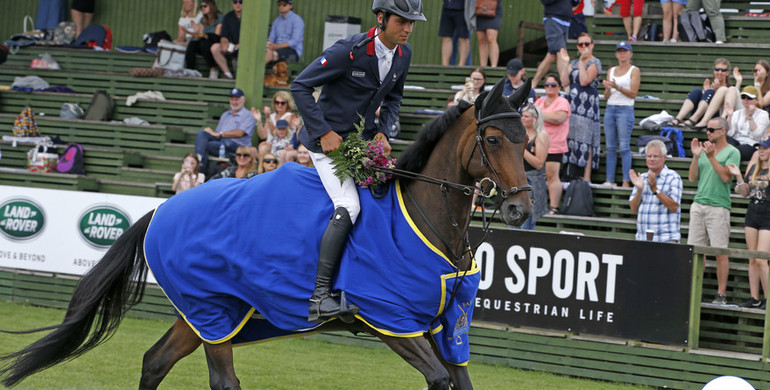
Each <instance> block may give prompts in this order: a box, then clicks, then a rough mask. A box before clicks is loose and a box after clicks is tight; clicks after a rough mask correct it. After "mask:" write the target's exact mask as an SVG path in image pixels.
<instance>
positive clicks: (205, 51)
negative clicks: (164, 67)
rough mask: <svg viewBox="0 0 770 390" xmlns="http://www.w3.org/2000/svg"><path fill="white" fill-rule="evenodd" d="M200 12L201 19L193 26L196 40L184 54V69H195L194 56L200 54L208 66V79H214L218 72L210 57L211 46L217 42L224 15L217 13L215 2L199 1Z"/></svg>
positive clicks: (214, 0)
mask: <svg viewBox="0 0 770 390" xmlns="http://www.w3.org/2000/svg"><path fill="white" fill-rule="evenodd" d="M201 11H202V12H203V19H202V20H201V23H199V24H196V25H195V31H196V38H195V39H193V40H192V41H190V43H188V44H187V51H186V52H185V54H184V63H185V68H187V69H195V56H196V55H198V54H200V55H201V56H203V59H204V60H205V61H206V64H207V65H208V66H209V78H212V79H215V78H217V77H218V76H219V71H217V63H216V62H214V57H213V56H212V55H211V45H213V44H215V43H217V42H219V33H220V32H221V31H222V19H223V18H224V14H222V13H221V12H219V8H217V2H216V0H203V1H201Z"/></svg>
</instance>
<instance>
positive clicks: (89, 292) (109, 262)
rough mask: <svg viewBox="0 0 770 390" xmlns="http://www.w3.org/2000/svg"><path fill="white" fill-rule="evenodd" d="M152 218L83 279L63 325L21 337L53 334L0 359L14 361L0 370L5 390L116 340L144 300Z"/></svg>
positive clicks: (140, 222) (126, 235)
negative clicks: (146, 238)
mask: <svg viewBox="0 0 770 390" xmlns="http://www.w3.org/2000/svg"><path fill="white" fill-rule="evenodd" d="M152 214H153V213H152V212H150V213H148V214H147V215H145V216H144V217H142V218H141V219H140V220H138V221H137V222H136V223H134V224H133V225H132V226H131V227H130V228H129V229H128V230H126V231H125V233H123V234H122V235H121V236H120V237H119V238H118V239H117V240H116V241H115V243H114V244H113V245H112V247H111V248H110V249H109V250H108V251H107V253H106V254H105V255H104V257H102V259H101V261H99V262H98V263H97V264H96V265H95V266H94V267H93V268H92V269H91V270H90V271H89V272H88V273H87V274H86V275H85V276H84V277H83V278H82V279H81V280H80V282H79V283H78V285H77V287H76V288H75V292H74V294H73V295H72V299H71V300H70V303H69V307H68V308H67V314H66V315H65V317H64V321H63V322H62V323H61V324H59V325H54V326H50V327H46V328H40V329H33V330H30V331H25V332H21V333H31V332H36V331H42V330H50V329H53V331H52V332H51V333H49V334H48V335H46V336H45V337H43V338H41V339H40V340H38V341H36V342H34V343H32V344H30V345H29V346H27V347H26V348H24V349H22V350H21V351H18V352H14V353H11V354H9V355H5V356H3V357H2V358H0V359H2V360H7V361H11V362H10V363H9V364H8V365H7V366H6V367H3V368H2V369H0V377H5V378H4V379H3V380H2V383H3V385H5V386H13V385H15V384H17V383H18V382H20V381H21V380H23V379H24V378H26V377H27V376H29V375H32V374H34V373H36V372H38V371H41V370H44V369H46V368H49V367H51V366H53V365H56V364H58V363H61V362H62V361H65V360H69V359H74V358H76V357H78V356H80V355H82V354H83V353H85V352H87V351H89V350H91V349H92V348H94V347H96V346H97V345H99V344H101V343H102V342H104V341H106V340H107V339H108V338H109V337H110V336H112V334H113V333H114V332H115V330H117V328H118V325H119V324H120V321H121V320H122V319H123V315H124V314H125V313H126V312H127V311H128V309H130V308H131V307H132V306H134V305H136V304H137V303H139V302H140V301H141V300H142V296H143V295H144V286H145V283H146V279H147V266H146V265H145V262H144V249H143V244H144V236H145V233H147V229H148V228H149V226H150V221H151V220H152ZM92 328H93V329H92Z"/></svg>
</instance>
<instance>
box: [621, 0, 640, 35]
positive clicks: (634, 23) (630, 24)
mask: <svg viewBox="0 0 770 390" xmlns="http://www.w3.org/2000/svg"><path fill="white" fill-rule="evenodd" d="M632 2H633V3H634V10H633V16H634V18H633V20H631V13H632V12H631V3H632ZM617 3H619V4H620V17H621V18H623V27H625V28H626V35H627V36H628V40H629V41H630V42H634V41H636V40H637V37H636V36H637V35H639V29H640V28H642V10H643V8H644V0H618V1H617Z"/></svg>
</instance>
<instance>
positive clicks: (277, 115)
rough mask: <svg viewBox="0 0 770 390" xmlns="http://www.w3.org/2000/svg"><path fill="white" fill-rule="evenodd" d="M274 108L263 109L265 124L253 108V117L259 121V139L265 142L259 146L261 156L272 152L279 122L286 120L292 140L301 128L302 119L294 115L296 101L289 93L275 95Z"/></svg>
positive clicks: (280, 92) (265, 107) (281, 92)
mask: <svg viewBox="0 0 770 390" xmlns="http://www.w3.org/2000/svg"><path fill="white" fill-rule="evenodd" d="M272 106H273V108H272V109H271V108H270V107H268V106H264V107H262V112H263V113H264V115H265V124H264V125H263V124H262V114H260V112H259V111H258V110H257V109H256V108H254V107H252V108H251V115H253V116H254V119H256V121H257V134H259V138H260V139H262V140H264V141H262V142H261V143H260V144H259V154H260V156H261V155H263V154H265V153H270V152H272V148H273V141H274V139H275V137H276V135H277V130H278V127H277V126H276V124H277V123H278V121H279V120H285V121H286V122H288V123H289V127H288V129H289V137H290V138H291V137H292V136H293V135H294V133H295V132H296V131H297V129H298V128H299V127H300V118H299V116H298V115H295V114H294V112H293V111H294V99H293V98H292V96H291V94H290V93H289V92H287V91H278V92H276V93H275V95H273V102H272Z"/></svg>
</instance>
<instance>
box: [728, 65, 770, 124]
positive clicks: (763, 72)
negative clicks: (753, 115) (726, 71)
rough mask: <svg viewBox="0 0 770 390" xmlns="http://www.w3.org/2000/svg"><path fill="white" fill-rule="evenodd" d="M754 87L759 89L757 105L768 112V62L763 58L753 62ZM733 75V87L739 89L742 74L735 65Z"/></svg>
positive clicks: (769, 67)
mask: <svg viewBox="0 0 770 390" xmlns="http://www.w3.org/2000/svg"><path fill="white" fill-rule="evenodd" d="M753 73H754V87H756V88H757V91H759V95H758V96H757V105H758V106H759V107H760V108H762V109H763V110H765V111H768V112H770V77H767V75H768V74H770V63H768V62H767V61H765V60H759V61H757V62H756V63H754V70H753ZM733 77H734V78H735V88H737V89H740V88H741V83H743V75H741V72H740V71H739V70H738V67H737V66H736V67H735V68H733Z"/></svg>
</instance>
